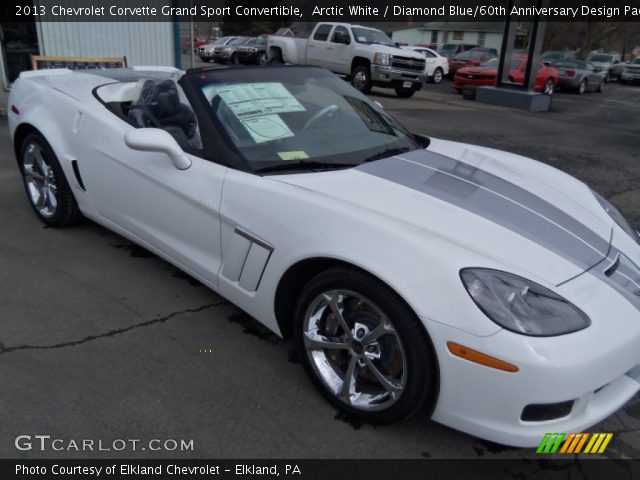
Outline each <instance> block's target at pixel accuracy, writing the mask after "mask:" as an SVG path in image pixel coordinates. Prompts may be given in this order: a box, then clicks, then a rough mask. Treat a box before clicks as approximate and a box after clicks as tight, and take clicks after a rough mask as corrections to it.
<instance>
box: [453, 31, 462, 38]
mask: <svg viewBox="0 0 640 480" xmlns="http://www.w3.org/2000/svg"><path fill="white" fill-rule="evenodd" d="M453 40H464V32H460V31H458V32H453Z"/></svg>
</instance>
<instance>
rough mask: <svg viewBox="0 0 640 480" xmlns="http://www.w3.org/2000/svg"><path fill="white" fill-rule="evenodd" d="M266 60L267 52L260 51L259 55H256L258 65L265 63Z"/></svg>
mask: <svg viewBox="0 0 640 480" xmlns="http://www.w3.org/2000/svg"><path fill="white" fill-rule="evenodd" d="M267 63H268V62H267V54H266V53H261V54H260V56H259V57H258V64H260V65H266V64H267Z"/></svg>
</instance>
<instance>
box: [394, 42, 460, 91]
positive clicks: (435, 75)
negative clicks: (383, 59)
mask: <svg viewBox="0 0 640 480" xmlns="http://www.w3.org/2000/svg"><path fill="white" fill-rule="evenodd" d="M402 48H403V49H406V50H413V51H414V52H418V53H421V54H422V55H424V58H425V61H426V64H425V70H424V73H425V74H426V75H427V80H429V81H431V82H433V83H440V82H441V81H442V77H444V76H445V75H448V74H449V61H448V59H447V57H443V56H442V55H440V54H439V53H438V52H436V51H435V50H433V49H431V48H427V47H420V46H413V45H412V46H407V47H402Z"/></svg>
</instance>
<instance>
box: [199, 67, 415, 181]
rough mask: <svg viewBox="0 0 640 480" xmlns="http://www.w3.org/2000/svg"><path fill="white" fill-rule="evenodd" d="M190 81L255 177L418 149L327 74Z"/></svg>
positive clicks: (274, 71)
mask: <svg viewBox="0 0 640 480" xmlns="http://www.w3.org/2000/svg"><path fill="white" fill-rule="evenodd" d="M187 80H188V81H189V82H191V83H192V85H193V86H194V87H195V89H196V91H197V92H198V96H199V97H200V99H201V101H203V102H205V105H206V110H207V112H208V114H209V117H210V119H211V120H212V122H213V124H214V128H215V129H216V130H217V131H218V132H220V134H221V136H222V137H223V140H224V143H225V145H227V146H231V147H232V148H231V150H232V151H233V152H234V153H235V155H236V156H237V159H236V160H237V161H236V162H232V163H236V164H239V165H241V166H242V167H243V168H246V169H248V170H250V171H257V170H265V169H269V168H271V167H277V166H280V165H282V166H283V169H286V165H287V164H289V165H293V164H297V166H296V169H297V170H300V168H299V167H300V166H299V164H300V163H304V162H308V163H309V165H310V166H311V165H315V166H317V165H318V164H323V165H326V166H331V165H335V166H350V165H357V164H359V163H362V162H363V161H366V160H367V159H371V158H372V157H375V156H376V155H378V154H382V153H384V152H387V151H407V150H415V149H417V148H419V145H418V143H417V141H416V140H415V139H414V138H413V136H412V135H411V134H410V133H408V132H407V131H406V130H405V129H404V127H402V126H401V125H400V124H399V123H398V122H397V121H396V120H394V119H393V118H392V117H390V116H389V115H388V114H387V113H385V112H384V110H382V109H381V108H379V107H378V106H377V105H376V104H375V103H373V102H371V101H370V100H369V99H368V98H367V97H365V96H364V95H362V94H361V93H360V92H358V91H357V90H355V89H354V88H353V87H351V86H350V85H349V84H348V83H346V82H344V81H343V80H341V79H339V78H337V77H336V76H335V75H333V74H331V73H329V72H328V71H326V70H322V69H318V68H312V67H290V66H289V67H268V68H260V69H258V68H247V69H234V70H233V71H231V70H226V71H225V70H222V69H220V70H211V71H207V72H199V73H198V74H197V75H195V74H194V75H188V76H187ZM383 156H384V155H383ZM387 156H390V155H387Z"/></svg>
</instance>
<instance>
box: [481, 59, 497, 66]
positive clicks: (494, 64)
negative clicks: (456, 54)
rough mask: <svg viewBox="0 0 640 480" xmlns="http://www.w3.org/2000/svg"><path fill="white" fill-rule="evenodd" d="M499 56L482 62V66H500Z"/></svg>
mask: <svg viewBox="0 0 640 480" xmlns="http://www.w3.org/2000/svg"><path fill="white" fill-rule="evenodd" d="M498 61H499V59H498V58H492V59H491V60H487V61H486V62H484V63H482V64H480V66H481V67H487V68H489V67H491V68H498Z"/></svg>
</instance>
